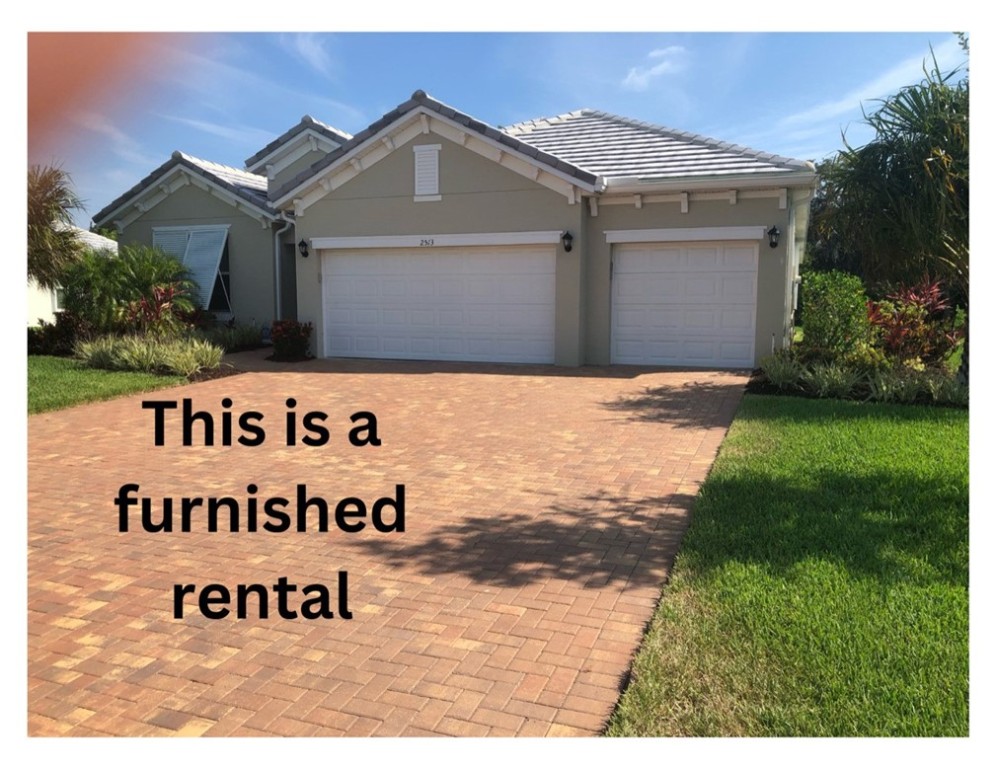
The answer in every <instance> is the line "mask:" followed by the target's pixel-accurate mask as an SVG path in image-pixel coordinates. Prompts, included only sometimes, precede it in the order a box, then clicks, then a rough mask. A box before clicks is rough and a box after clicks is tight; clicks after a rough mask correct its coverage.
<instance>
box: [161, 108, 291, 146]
mask: <svg viewBox="0 0 995 768" xmlns="http://www.w3.org/2000/svg"><path fill="white" fill-rule="evenodd" d="M161 117H162V118H164V119H165V120H171V121H173V122H174V123H180V124H181V125H186V126H188V127H190V128H194V129H195V130H198V131H201V132H203V133H207V134H209V135H211V136H218V137H219V138H222V139H225V140H226V141H228V142H230V143H232V144H237V145H241V146H246V147H261V146H264V145H265V144H267V143H269V142H270V141H271V140H272V139H273V135H272V133H271V132H269V131H264V130H262V129H260V128H249V127H244V126H232V125H226V124H221V123H212V122H209V121H207V120H196V119H194V118H191V117H180V116H178V115H161Z"/></svg>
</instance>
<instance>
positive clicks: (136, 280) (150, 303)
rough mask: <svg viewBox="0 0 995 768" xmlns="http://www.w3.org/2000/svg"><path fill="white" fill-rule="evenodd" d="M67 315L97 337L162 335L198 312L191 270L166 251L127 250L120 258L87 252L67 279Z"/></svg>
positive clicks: (133, 247)
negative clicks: (187, 314) (184, 315)
mask: <svg viewBox="0 0 995 768" xmlns="http://www.w3.org/2000/svg"><path fill="white" fill-rule="evenodd" d="M62 284H63V286H64V291H65V294H64V299H63V305H64V307H65V310H66V311H67V312H69V313H70V314H72V315H73V316H75V317H77V318H79V319H80V320H81V321H82V322H84V323H86V324H87V325H88V326H89V327H90V328H91V329H92V330H93V331H94V332H96V333H115V332H131V331H140V332H146V333H155V334H163V333H168V332H171V331H175V330H178V329H179V328H180V327H181V326H182V321H181V313H183V312H189V311H191V310H192V309H193V308H194V303H193V301H192V300H191V295H192V288H193V285H194V284H193V282H192V281H191V280H190V277H189V273H188V272H187V270H186V268H185V267H184V266H183V265H182V264H181V263H180V262H179V261H177V260H176V259H174V258H172V257H171V256H167V255H166V254H164V253H163V252H162V251H159V250H156V249H154V248H149V247H148V246H144V245H126V246H123V247H122V248H121V249H120V251H119V252H118V255H117V257H113V256H108V255H107V254H106V253H99V252H98V253H93V252H88V253H86V254H84V255H83V257H82V258H80V259H79V260H78V261H77V262H75V263H74V264H72V265H70V266H69V267H68V268H67V269H66V270H65V271H64V272H63V273H62Z"/></svg>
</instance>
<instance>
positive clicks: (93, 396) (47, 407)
mask: <svg viewBox="0 0 995 768" xmlns="http://www.w3.org/2000/svg"><path fill="white" fill-rule="evenodd" d="M185 381H186V379H185V378H184V377H183V376H156V375H154V374H149V373H133V372H122V371H101V370H97V369H94V368H85V367H83V366H82V365H80V364H79V363H78V362H77V361H75V360H72V359H70V358H65V357H44V356H40V355H29V356H28V413H41V412H42V411H54V410H57V409H59V408H68V407H69V406H71V405H77V404H79V403H88V402H90V401H92V400H108V399H110V398H112V397H117V396H118V395H126V394H130V393H132V392H147V391H150V390H153V389H162V388H163V387H171V386H174V385H176V384H180V383H183V382H185Z"/></svg>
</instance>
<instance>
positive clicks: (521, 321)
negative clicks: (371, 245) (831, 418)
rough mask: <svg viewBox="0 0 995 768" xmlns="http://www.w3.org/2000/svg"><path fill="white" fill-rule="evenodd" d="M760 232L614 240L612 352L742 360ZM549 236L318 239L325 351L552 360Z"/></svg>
mask: <svg viewBox="0 0 995 768" xmlns="http://www.w3.org/2000/svg"><path fill="white" fill-rule="evenodd" d="M757 262H758V247H757V245H756V243H749V242H745V243H645V244H644V243H638V244H618V245H615V246H614V252H613V267H612V269H613V279H612V289H611V290H612V297H611V298H612V311H611V320H612V330H611V345H612V349H611V356H612V362H613V363H622V364H634V365H676V366H701V367H709V368H748V367H752V366H753V357H754V354H753V353H754V336H755V329H756V296H757ZM555 271H556V253H555V249H554V248H553V247H552V246H505V247H464V248H387V249H359V250H354V251H348V250H331V251H325V252H324V254H323V257H322V297H323V303H324V324H325V326H324V331H325V334H324V338H325V344H324V354H325V356H327V357H370V358H394V359H410V360H470V361H481V362H523V363H551V362H553V358H554V331H555V298H556V296H555V293H556V291H555V284H556V279H555V278H556V274H555Z"/></svg>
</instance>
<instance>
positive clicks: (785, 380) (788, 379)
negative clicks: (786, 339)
mask: <svg viewBox="0 0 995 768" xmlns="http://www.w3.org/2000/svg"><path fill="white" fill-rule="evenodd" d="M760 368H761V369H762V370H763V372H764V375H765V376H766V377H767V381H769V382H770V383H771V384H773V385H774V386H775V387H777V388H778V389H781V390H784V391H790V390H792V389H796V388H797V387H798V386H799V385H800V381H801V375H802V371H803V370H804V366H803V365H802V364H801V362H799V361H798V359H797V358H796V357H795V355H794V353H793V352H792V351H791V350H788V349H781V350H778V351H777V352H775V353H774V354H773V355H768V356H767V357H765V358H764V359H763V360H761V361H760Z"/></svg>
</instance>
